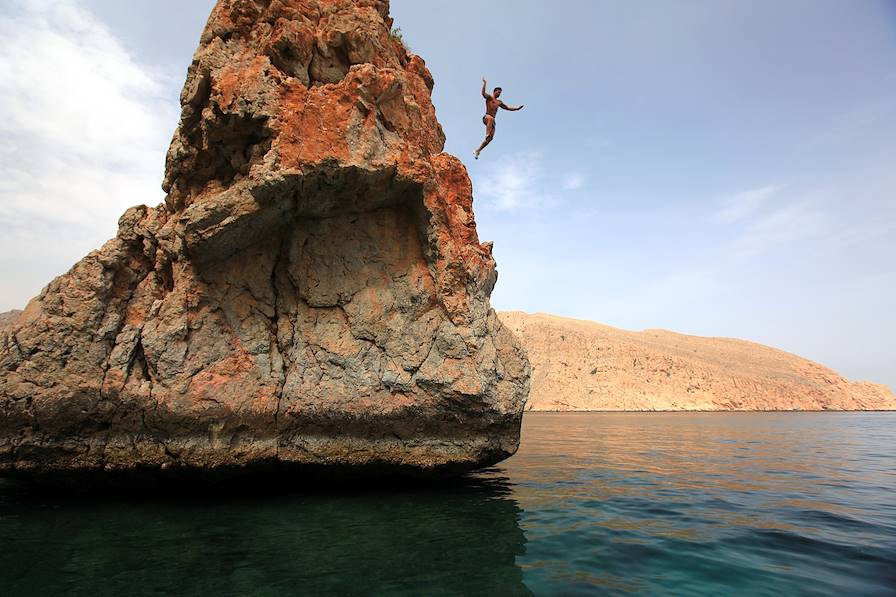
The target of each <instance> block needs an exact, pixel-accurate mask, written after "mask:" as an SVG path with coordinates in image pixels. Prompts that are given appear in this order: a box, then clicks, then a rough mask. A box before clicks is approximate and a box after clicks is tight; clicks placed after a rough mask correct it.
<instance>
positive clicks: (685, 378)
mask: <svg viewBox="0 0 896 597" xmlns="http://www.w3.org/2000/svg"><path fill="white" fill-rule="evenodd" d="M498 316H499V318H500V319H501V321H503V322H504V324H505V325H506V326H507V327H508V328H510V329H511V330H512V331H513V333H514V334H515V335H516V337H517V338H518V339H519V341H520V343H521V344H522V345H523V348H525V349H526V351H527V353H528V355H529V360H530V361H531V363H532V392H531V393H530V395H529V400H528V402H527V407H526V408H527V410H551V411H556V410H896V396H894V395H893V393H892V392H891V391H890V390H889V389H888V388H887V387H885V386H882V385H879V384H874V383H868V382H858V383H855V382H850V381H849V380H847V379H845V378H843V377H841V376H840V375H838V374H837V373H836V372H834V371H832V370H830V369H828V368H827V367H823V366H821V365H818V364H816V363H813V362H811V361H807V360H805V359H802V358H800V357H798V356H796V355H792V354H789V353H786V352H783V351H781V350H776V349H774V348H769V347H767V346H762V345H761V344H754V343H752V342H745V341H743V340H734V339H730V338H702V337H699V336H686V335H684V334H676V333H674V332H667V331H664V330H645V331H643V332H629V331H626V330H620V329H617V328H613V327H610V326H606V325H601V324H599V323H593V322H590V321H580V320H576V319H568V318H565V317H557V316H555V315H546V314H543V313H536V314H534V315H530V314H527V313H521V312H518V311H508V312H502V313H499V315H498Z"/></svg>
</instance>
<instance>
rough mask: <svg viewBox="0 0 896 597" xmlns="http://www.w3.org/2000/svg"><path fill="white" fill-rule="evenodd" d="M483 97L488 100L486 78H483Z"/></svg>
mask: <svg viewBox="0 0 896 597" xmlns="http://www.w3.org/2000/svg"><path fill="white" fill-rule="evenodd" d="M482 97H484V98H485V99H488V94H487V93H486V92H485V77H482Z"/></svg>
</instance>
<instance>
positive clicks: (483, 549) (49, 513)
mask: <svg viewBox="0 0 896 597" xmlns="http://www.w3.org/2000/svg"><path fill="white" fill-rule="evenodd" d="M894 448H896V414H887V413H869V414H857V413H804V414H795V413H787V414H767V413H756V414H742V413H718V414H686V413H681V414H598V413H582V414H530V415H526V418H525V421H524V426H523V443H522V448H521V449H520V452H519V453H518V454H517V455H516V456H514V457H513V458H512V459H510V460H508V461H507V462H505V463H502V464H501V465H499V466H497V467H495V468H493V469H491V470H488V471H486V472H483V473H480V474H477V475H475V476H473V477H471V478H469V479H465V480H463V481H462V482H457V483H450V484H438V485H430V486H426V487H424V488H420V487H415V488H409V487H398V488H393V489H392V490H374V489H371V488H367V489H365V490H345V489H342V490H335V489H332V490H322V491H316V492H304V493H298V492H293V493H289V494H278V495H269V496H257V495H256V496H251V495H249V496H243V497H239V498H231V499H221V498H219V497H217V498H216V497H211V496H196V495H193V496H179V497H178V496H171V497H167V498H165V499H158V498H157V499H153V500H149V499H143V500H140V499H134V498H129V499H125V498H117V499H99V498H89V499H78V500H65V499H61V498H50V497H46V496H43V497H39V496H36V495H34V494H31V493H28V492H23V491H22V490H21V488H18V487H16V486H13V485H11V484H8V483H0V545H2V549H0V593H2V594H3V595H55V594H69V595H90V596H97V595H166V594H189V595H285V594H329V593H337V594H357V595H362V594H379V595H440V594H444V595H462V594H474V595H516V594H519V595H528V594H537V595H575V594H582V595H592V594H601V593H606V594H625V593H629V592H643V593H650V594H705V595H757V594H758V595H793V594H801V595H858V594H862V595H884V594H896V459H894Z"/></svg>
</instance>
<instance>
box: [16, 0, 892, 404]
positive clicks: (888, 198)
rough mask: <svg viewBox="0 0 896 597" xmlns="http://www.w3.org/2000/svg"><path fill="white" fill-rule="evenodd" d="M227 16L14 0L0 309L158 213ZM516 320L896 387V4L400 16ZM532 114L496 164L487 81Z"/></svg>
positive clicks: (183, 7) (511, 5) (527, 1)
mask: <svg viewBox="0 0 896 597" xmlns="http://www.w3.org/2000/svg"><path fill="white" fill-rule="evenodd" d="M212 4H213V3H212V2H211V1H210V0H193V1H190V2H183V1H181V0H130V1H128V2H120V1H119V0H29V1H21V0H10V1H8V2H4V3H3V4H2V5H0V38H2V39H3V40H4V51H3V52H2V53H0V107H2V108H3V112H4V118H3V119H2V120H0V152H2V154H0V157H2V159H0V310H6V309H11V308H21V307H22V306H23V305H24V304H25V303H26V302H27V300H28V299H29V298H30V297H32V296H34V295H35V294H37V293H38V292H39V291H40V289H41V287H42V286H44V285H45V284H46V283H47V282H48V281H49V280H50V279H51V278H52V277H53V276H55V275H58V274H60V273H63V272H64V271H65V270H67V269H68V268H69V267H70V266H71V265H72V264H73V263H74V262H75V261H77V260H78V259H79V258H80V257H82V256H83V255H84V254H86V253H87V252H88V251H90V250H91V249H94V248H96V247H98V246H99V245H100V244H102V242H104V241H105V240H106V239H108V238H110V237H112V236H113V235H114V233H115V229H116V220H117V218H118V216H119V215H120V214H121V212H122V211H123V210H124V209H125V208H126V207H128V206H130V205H134V204H139V203H146V204H150V205H154V204H156V203H158V202H159V201H161V200H162V197H163V194H162V191H161V189H160V186H159V185H160V183H161V178H162V169H163V164H164V155H165V151H166V149H167V145H168V143H169V141H170V139H171V134H172V132H173V130H174V128H175V126H176V124H177V118H178V114H179V106H178V102H177V98H178V94H179V92H180V87H181V85H182V83H183V78H184V74H185V72H186V67H187V65H188V64H189V62H190V59H191V56H192V53H193V51H194V50H195V47H196V44H197V42H198V38H199V34H200V32H201V30H202V27H203V25H204V24H205V20H206V18H207V15H208V12H209V9H210V7H211V5H212ZM392 16H393V17H394V18H395V25H396V26H399V27H401V28H402V31H403V34H404V38H405V40H406V41H407V42H408V44H409V45H410V47H411V49H412V50H413V51H414V52H416V53H419V54H420V55H421V56H422V57H423V58H424V59H425V60H426V61H427V64H428V65H429V67H430V69H431V70H432V72H433V75H434V77H435V80H436V87H435V91H434V94H433V100H434V103H435V105H436V109H437V113H438V116H439V120H440V122H441V123H442V126H443V128H444V129H445V133H446V135H447V138H448V140H447V143H446V151H449V152H451V153H454V154H455V155H458V156H459V157H460V158H461V159H462V160H463V161H464V162H465V164H466V165H467V167H468V169H469V172H470V176H471V178H472V179H473V183H474V196H475V209H476V216H477V222H478V225H479V233H480V237H481V238H482V240H493V241H495V249H494V253H495V257H496V259H497V261H498V270H499V280H498V285H497V287H496V289H495V293H494V295H493V297H492V303H493V305H494V306H495V307H496V308H498V309H520V310H525V311H545V312H550V313H555V314H559V315H565V316H570V317H577V318H583V319H592V320H595V321H600V322H602V323H607V324H610V325H614V326H618V327H622V328H627V329H643V328H666V329H671V330H675V331H679V332H684V333H690V334H699V335H708V336H731V337H738V338H745V339H749V340H754V341H757V342H761V343H763V344H769V345H771V346H775V347H779V348H782V349H784V350H788V351H790V352H794V353H796V354H799V355H801V356H805V357H807V358H810V359H813V360H816V361H819V362H821V363H823V364H826V365H829V366H831V367H833V368H834V369H836V370H838V371H840V372H841V373H843V374H845V375H847V376H848V377H850V378H853V379H870V380H873V381H878V382H882V383H886V384H888V385H890V387H891V388H894V389H896V356H894V350H893V346H894V344H896V340H894V339H896V295H894V293H896V167H894V163H896V159H894V158H896V3H894V2H890V1H887V0H877V1H876V0H864V1H862V2H849V1H845V0H789V1H788V2H779V1H777V0H757V1H751V2H738V1H733V0H712V1H710V0H681V1H679V2H666V1H662V0H645V1H643V2H624V1H622V0H618V1H605V0H593V1H592V0H588V1H584V0H583V1H572V0H568V1H566V2H563V1H557V2H550V3H548V2H543V1H541V0H516V1H512V2H511V1H510V0H503V1H495V2H489V3H482V2H473V1H455V2H428V1H422V0H393V1H392ZM482 76H485V77H487V79H488V83H489V87H492V86H494V85H501V86H502V87H503V88H504V96H503V99H505V101H507V102H508V103H512V104H519V103H522V104H525V105H526V107H525V109H524V110H523V111H521V112H514V113H511V112H502V113H500V114H499V115H498V123H497V136H496V139H495V141H494V142H493V143H492V145H491V146H489V147H488V148H487V149H486V150H485V151H484V152H483V154H482V157H481V159H480V160H479V161H474V160H473V159H472V155H471V154H472V150H473V149H474V148H475V147H476V146H477V145H478V143H479V142H480V141H481V139H482V136H483V127H482V124H481V122H480V118H481V116H482V113H483V105H482V103H483V102H482V98H481V97H480V95H479V88H480V86H481V77H482Z"/></svg>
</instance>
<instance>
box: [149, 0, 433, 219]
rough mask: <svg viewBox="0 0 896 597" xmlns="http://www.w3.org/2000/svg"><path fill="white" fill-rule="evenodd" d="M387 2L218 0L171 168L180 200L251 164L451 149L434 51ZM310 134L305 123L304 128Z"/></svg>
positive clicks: (186, 92) (362, 159)
mask: <svg viewBox="0 0 896 597" xmlns="http://www.w3.org/2000/svg"><path fill="white" fill-rule="evenodd" d="M388 8H389V3H388V2H364V1H357V2H352V1H350V0H322V1H318V2H315V1H303V2H297V1H286V2H284V1H278V0H275V1H272V2H263V1H252V0H228V1H225V2H219V3H218V4H217V5H216V6H215V9H214V10H213V11H212V15H211V17H210V19H209V22H208V25H207V26H206V28H205V32H204V33H203V35H202V41H201V45H200V47H199V50H198V51H197V52H196V55H195V56H194V59H193V63H192V64H191V66H190V69H189V73H188V76H187V81H186V84H185V85H184V89H183V92H182V93H181V104H182V114H181V122H180V126H179V128H178V131H177V133H176V134H175V136H174V140H173V142H172V144H171V149H170V150H169V152H168V159H167V164H166V169H165V182H164V185H163V186H164V189H165V191H166V192H169V198H168V202H169V205H170V206H171V207H172V208H175V209H177V208H180V207H182V206H183V205H185V204H188V203H190V202H191V201H192V200H194V199H195V197H196V196H197V195H200V196H201V195H202V192H203V190H205V189H211V190H212V192H214V191H215V190H218V189H220V188H221V187H222V186H226V185H228V184H231V183H232V182H233V181H234V180H240V179H242V178H243V177H245V176H247V175H249V173H250V171H251V170H253V169H254V170H256V171H257V170H263V169H267V170H295V169H300V168H301V167H302V166H303V165H304V164H307V163H319V162H321V161H322V160H327V159H338V160H340V161H342V162H344V163H351V164H357V165H369V166H380V165H384V164H388V163H389V162H390V161H392V160H394V158H395V156H396V155H398V154H403V157H404V159H413V158H425V157H427V156H430V155H432V154H436V153H439V152H441V151H442V148H443V146H444V142H445V137H444V134H443V133H442V129H441V127H440V126H439V123H438V121H437V120H436V116H435V110H434V109H433V106H432V101H431V100H430V92H431V91H432V87H433V79H432V76H431V75H430V73H429V71H428V70H427V68H426V66H425V64H424V62H423V60H422V59H420V58H419V57H418V56H415V55H413V54H409V53H408V52H407V51H406V50H405V48H404V46H403V45H402V42H401V41H400V40H398V39H396V38H394V37H393V36H392V35H391V34H390V28H391V26H392V19H390V18H389V16H388ZM300 133H301V134H300Z"/></svg>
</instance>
